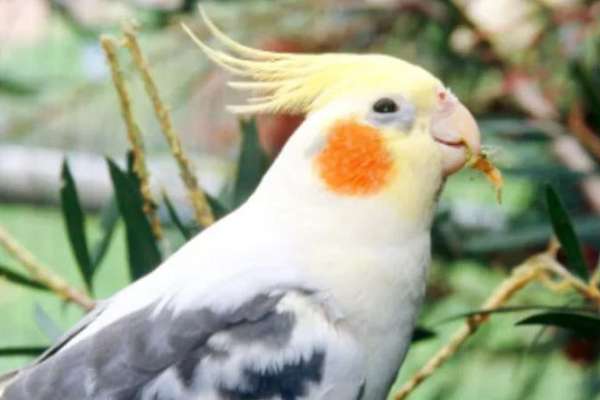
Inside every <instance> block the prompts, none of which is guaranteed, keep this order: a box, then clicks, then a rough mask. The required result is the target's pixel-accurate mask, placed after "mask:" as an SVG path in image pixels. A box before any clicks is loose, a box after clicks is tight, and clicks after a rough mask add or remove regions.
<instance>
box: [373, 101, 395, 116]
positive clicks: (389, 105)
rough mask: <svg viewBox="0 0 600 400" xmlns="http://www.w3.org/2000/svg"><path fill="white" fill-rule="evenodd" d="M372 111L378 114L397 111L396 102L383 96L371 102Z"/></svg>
mask: <svg viewBox="0 0 600 400" xmlns="http://www.w3.org/2000/svg"><path fill="white" fill-rule="evenodd" d="M373 111H375V112H376V113H380V114H388V113H394V112H396V111H398V104H396V102H395V101H394V100H392V99H390V98H387V97H384V98H382V99H379V100H377V101H376V102H375V104H373Z"/></svg>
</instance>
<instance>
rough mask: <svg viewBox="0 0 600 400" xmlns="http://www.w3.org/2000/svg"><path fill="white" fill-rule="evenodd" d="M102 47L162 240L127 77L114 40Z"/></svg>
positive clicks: (154, 226)
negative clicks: (128, 90) (126, 80)
mask: <svg viewBox="0 0 600 400" xmlns="http://www.w3.org/2000/svg"><path fill="white" fill-rule="evenodd" d="M100 43H101V44H102V49H103V50H104V55H105V56H106V60H107V62H108V65H109V66H110V71H111V74H112V79H113V82H114V86H115V89H116V91H117V95H118V97H119V104H120V106H121V116H122V117H123V120H124V121H125V126H126V127H127V138H128V139H129V143H130V145H131V151H132V154H133V170H134V172H135V174H136V175H137V176H138V178H139V180H140V192H141V194H142V199H143V202H144V203H143V209H144V213H145V214H146V215H147V216H148V219H149V220H150V226H151V227H152V233H153V234H154V236H155V237H156V239H158V240H160V239H162V237H163V232H162V228H161V226H160V219H159V218H158V215H157V213H156V202H155V201H154V197H153V196H152V190H151V189H150V173H149V172H148V168H147V167H146V157H145V155H144V142H143V140H142V135H141V132H140V128H139V126H138V124H137V123H136V122H135V118H134V117H133V112H132V110H131V100H130V98H129V93H128V92H127V87H126V86H125V79H124V78H123V71H122V70H121V67H120V66H119V60H118V58H117V52H116V47H117V46H116V45H115V43H114V41H113V40H112V39H111V38H109V37H107V36H102V37H101V38H100Z"/></svg>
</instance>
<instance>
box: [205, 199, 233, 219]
mask: <svg viewBox="0 0 600 400" xmlns="http://www.w3.org/2000/svg"><path fill="white" fill-rule="evenodd" d="M205 196H206V201H208V205H209V206H210V209H211V210H212V212H213V215H214V216H215V218H216V219H217V220H219V219H221V218H223V217H224V216H226V215H227V214H229V213H230V212H231V210H230V209H228V208H227V207H225V205H224V204H223V203H221V202H220V201H219V200H218V199H217V198H215V197H213V196H211V195H209V194H208V193H205Z"/></svg>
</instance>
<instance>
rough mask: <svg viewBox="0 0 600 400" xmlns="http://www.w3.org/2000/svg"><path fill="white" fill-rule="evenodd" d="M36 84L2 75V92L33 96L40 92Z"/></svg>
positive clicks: (0, 87)
mask: <svg viewBox="0 0 600 400" xmlns="http://www.w3.org/2000/svg"><path fill="white" fill-rule="evenodd" d="M38 91H39V89H38V87H37V86H36V85H32V84H26V83H23V82H19V81H15V80H11V79H7V78H3V77H0V93H2V94H9V95H11V96H32V95H34V94H36V93H38Z"/></svg>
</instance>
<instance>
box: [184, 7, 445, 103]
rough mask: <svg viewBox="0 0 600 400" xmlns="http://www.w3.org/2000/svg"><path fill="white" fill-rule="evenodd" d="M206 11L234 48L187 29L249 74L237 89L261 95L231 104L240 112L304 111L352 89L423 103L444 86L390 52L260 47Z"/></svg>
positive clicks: (217, 56)
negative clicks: (239, 38) (320, 51)
mask: <svg viewBox="0 0 600 400" xmlns="http://www.w3.org/2000/svg"><path fill="white" fill-rule="evenodd" d="M200 14H201V16H202V19H203V21H204V23H205V24H206V26H207V28H208V30H209V31H210V33H211V34H212V35H213V36H214V37H215V38H216V39H217V40H218V41H219V42H221V44H223V45H224V46H225V48H226V49H227V50H228V51H229V52H230V53H231V54H229V53H226V52H223V51H218V50H214V49H212V48H211V47H209V46H208V45H206V44H205V43H204V42H202V41H201V40H200V39H199V38H198V37H197V36H196V35H195V34H194V33H193V32H192V31H191V29H190V28H188V27H187V26H186V25H185V24H182V26H183V29H184V30H185V31H186V32H187V33H188V35H190V37H191V38H192V39H193V40H194V42H195V43H196V44H197V45H198V46H199V47H200V48H201V49H202V51H204V53H205V54H206V55H207V56H208V57H209V58H210V59H211V60H212V61H214V62H215V63H216V64H218V65H220V66H221V67H222V68H224V69H225V70H227V71H229V72H231V73H232V74H233V75H235V76H239V77H242V78H244V79H245V80H241V81H233V82H229V86H231V87H232V88H234V89H237V90H250V91H253V92H254V93H255V97H251V98H249V99H248V101H247V103H248V104H245V105H238V106H229V107H228V109H229V110H230V111H232V112H234V113H237V114H258V113H272V114H275V113H281V112H285V113H291V114H303V113H308V112H310V111H313V110H315V109H317V108H319V107H320V106H323V105H324V104H325V103H327V102H328V101H331V100H333V99H335V98H336V97H340V96H341V95H348V93H349V92H356V91H369V90H371V91H372V90H376V89H379V90H386V89H389V90H400V91H402V92H406V93H407V94H409V95H412V97H416V99H415V100H416V101H417V102H419V101H420V100H419V97H421V100H422V101H421V103H423V102H427V100H426V99H424V97H430V96H420V94H428V90H429V89H431V88H432V87H434V86H439V85H440V83H439V81H438V80H437V79H436V78H435V77H434V76H433V75H431V74H430V73H429V72H427V71H425V70H424V69H422V68H420V67H417V66H415V65H412V64H410V63H408V62H406V61H403V60H400V59H397V58H393V57H390V56H385V55H375V54H372V55H359V54H343V53H328V54H296V53H278V52H272V51H266V50H258V49H254V48H251V47H248V46H244V45H242V44H240V43H238V42H236V41H235V40H233V39H231V38H230V37H228V36H227V35H226V34H225V33H223V32H222V31H221V30H219V28H217V27H216V25H215V24H214V23H213V22H212V21H211V20H210V19H209V18H208V16H207V15H206V13H205V12H204V10H203V9H200Z"/></svg>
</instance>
